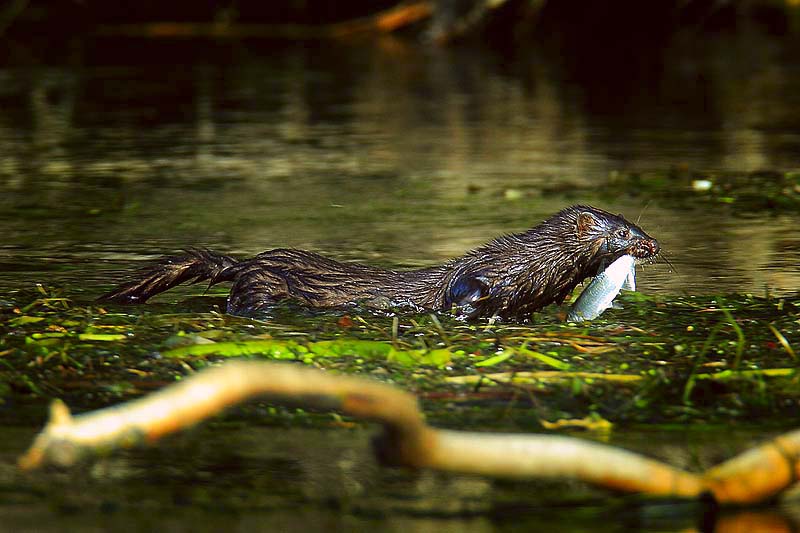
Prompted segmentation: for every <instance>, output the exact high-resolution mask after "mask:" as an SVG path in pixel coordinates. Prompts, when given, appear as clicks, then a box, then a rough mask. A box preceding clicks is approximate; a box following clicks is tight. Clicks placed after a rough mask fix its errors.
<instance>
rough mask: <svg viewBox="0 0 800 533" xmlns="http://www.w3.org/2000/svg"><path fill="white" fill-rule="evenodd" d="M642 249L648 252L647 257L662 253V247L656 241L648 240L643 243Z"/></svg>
mask: <svg viewBox="0 0 800 533" xmlns="http://www.w3.org/2000/svg"><path fill="white" fill-rule="evenodd" d="M642 247H643V248H644V249H645V250H647V257H652V256H654V255H656V254H658V252H660V251H661V245H660V244H658V241H657V240H655V239H648V240H646V241H644V242H643V243H642Z"/></svg>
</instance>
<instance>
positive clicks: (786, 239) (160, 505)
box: [0, 35, 800, 531]
mask: <svg viewBox="0 0 800 533" xmlns="http://www.w3.org/2000/svg"><path fill="white" fill-rule="evenodd" d="M753 37H754V36H748V35H740V36H737V37H732V36H718V37H716V38H714V39H707V40H704V41H703V43H702V44H703V46H702V47H698V44H699V43H698V38H692V37H691V36H689V37H676V38H675V40H674V41H673V42H671V43H670V44H669V46H668V47H666V48H664V49H663V50H659V51H657V52H656V51H647V52H643V53H642V54H643V56H644V57H643V58H640V59H643V60H641V61H638V62H635V63H631V64H627V63H624V61H622V60H619V61H616V62H614V60H613V58H603V59H604V60H610V61H612V64H611V65H608V69H609V73H610V74H609V75H607V76H597V75H596V74H597V72H599V71H601V70H602V68H603V67H602V66H599V65H598V64H593V65H591V68H590V65H589V63H590V62H588V61H587V58H585V57H583V58H576V57H572V56H571V55H569V54H562V53H561V52H559V51H558V50H555V51H554V50H552V49H547V48H542V49H532V50H527V51H525V52H524V53H522V52H517V53H516V54H508V53H507V52H503V53H500V52H487V51H485V50H475V49H468V48H467V49H453V50H440V49H436V48H432V47H429V46H426V45H421V44H416V43H414V42H410V41H404V40H399V39H393V38H386V39H384V40H381V41H378V42H375V43H351V44H331V43H306V44H304V45H296V46H273V45H269V46H268V45H257V44H254V43H234V44H218V45H205V46H199V47H198V46H197V45H194V46H195V47H194V48H190V47H189V46H187V45H186V43H149V44H148V43H140V42H137V43H134V44H133V45H131V44H130V43H122V44H119V43H117V44H115V45H114V46H112V45H110V44H108V43H105V44H104V43H99V44H97V43H92V44H91V45H89V44H87V45H85V46H84V47H83V48H81V49H80V50H79V51H78V52H76V55H77V58H78V59H75V58H73V59H71V60H70V61H68V62H59V63H56V64H53V65H36V66H6V67H5V68H2V69H0V107H1V108H2V109H3V113H2V114H0V235H2V239H0V298H5V297H7V296H9V295H13V293H15V292H16V291H20V290H28V289H30V288H32V287H33V286H34V284H36V283H42V284H45V285H48V286H58V287H64V289H65V295H67V296H69V297H71V298H73V299H75V300H76V301H78V302H79V303H80V302H88V301H90V300H91V299H93V298H94V297H96V296H97V295H99V294H101V293H102V292H104V291H105V290H107V289H108V288H109V287H110V286H111V285H112V284H113V283H115V282H117V281H119V280H120V279H121V277H122V272H123V271H128V270H130V269H132V268H136V267H138V266H141V265H142V264H144V263H145V262H146V261H149V260H151V259H153V258H155V257H157V256H160V255H161V254H163V253H169V252H174V251H176V250H179V249H181V248H184V247H187V246H207V247H209V248H215V249H219V250H221V251H224V252H228V253H232V254H240V255H242V256H246V255H252V254H255V253H258V252H260V251H262V250H264V249H268V248H272V247H279V246H292V247H299V248H306V249H313V250H316V251H321V252H324V253H327V254H330V255H332V256H334V257H337V258H339V259H344V260H358V261H365V262H370V263H374V264H379V265H384V266H393V267H415V266H422V265H430V264H434V263H437V262H440V261H443V260H445V259H447V258H449V257H452V256H454V255H458V254H460V253H462V252H464V251H465V250H467V249H469V248H471V247H473V246H476V245H478V244H480V243H482V242H485V241H486V240H487V239H490V238H492V237H494V236H496V235H499V234H502V233H505V232H511V231H517V230H522V229H525V228H527V227H530V226H532V225H534V224H536V223H538V222H539V221H540V220H542V219H543V218H545V217H547V216H548V215H550V214H552V213H553V212H555V211H557V210H558V209H560V208H561V207H563V206H566V205H569V204H573V203H591V204H597V205H599V206H600V207H604V208H607V209H610V210H612V211H615V212H621V213H624V214H625V215H626V216H627V217H628V218H630V219H637V218H639V217H640V216H641V225H642V226H643V227H644V228H645V229H646V230H647V231H648V232H649V233H651V234H652V235H653V236H655V237H657V238H658V239H659V240H660V241H661V242H662V245H663V247H664V248H665V250H666V253H667V254H668V256H669V258H670V261H671V262H672V263H673V264H674V265H675V267H676V270H677V272H673V271H671V269H670V268H668V267H667V265H665V264H663V263H659V264H656V265H650V266H646V267H644V268H643V269H642V270H640V271H639V273H638V276H637V285H638V288H639V290H641V291H643V292H646V293H649V294H660V295H663V296H664V297H669V296H671V295H678V294H718V293H726V292H736V293H743V292H754V293H757V294H763V293H764V292H765V291H769V292H771V293H773V294H785V295H789V294H795V293H796V291H797V287H798V286H800V236H798V233H797V230H796V228H797V227H798V222H800V214H798V213H793V212H779V213H777V214H776V213H772V212H739V211H737V209H735V208H731V207H730V206H726V205H722V204H720V205H716V204H709V205H707V206H705V207H703V208H697V207H691V206H690V205H688V204H687V205H675V203H663V202H659V201H654V202H651V201H650V200H648V198H647V197H646V196H642V195H637V194H636V191H630V192H631V194H629V195H625V196H621V197H618V198H609V197H608V196H601V197H598V195H597V193H595V192H587V191H586V190H585V189H581V188H577V187H576V186H580V185H590V184H594V183H602V182H604V180H606V179H607V178H608V176H609V175H610V174H611V173H615V172H616V173H628V172H635V171H647V170H666V169H669V168H673V167H675V168H684V167H685V168H693V169H695V168H696V169H716V170H718V171H721V172H739V171H754V170H759V169H777V170H788V169H793V168H797V167H798V164H797V153H798V151H797V147H798V145H800V76H798V73H799V72H800V63H798V59H797V57H796V55H793V54H792V53H791V51H792V50H793V49H795V48H793V47H792V45H791V43H784V42H781V41H779V40H775V39H756V38H753ZM124 46H136V47H139V48H137V54H136V55H135V58H134V57H126V52H125V48H124ZM141 47H144V48H141ZM131 55H133V54H131ZM143 58H144V59H143ZM545 190H550V191H552V190H560V191H563V192H560V193H545V192H544V191H545ZM686 194H687V195H688V194H691V193H690V192H689V191H686ZM163 298H165V299H166V301H169V296H165V297H163ZM39 412H43V410H40V411H39ZM37 422H38V421H37ZM5 427H6V430H7V431H6V435H7V436H8V440H5V442H4V444H2V445H3V446H5V448H3V449H2V454H3V460H2V461H1V462H0V463H1V464H2V469H3V470H2V472H0V486H2V487H3V488H4V490H2V491H0V493H1V494H2V495H0V517H2V523H4V524H9V527H11V528H12V529H15V530H25V529H37V530H49V529H48V527H49V526H48V527H46V526H45V525H44V524H43V523H42V520H40V518H41V517H46V518H45V520H50V519H53V520H59V523H58V525H57V526H53V527H52V528H50V529H54V530H55V529H64V528H68V527H69V526H70V525H71V526H74V527H78V528H92V527H94V528H96V527H97V524H98V523H105V524H106V525H107V527H109V528H111V529H119V528H127V529H147V525H148V524H149V523H150V521H155V522H157V523H158V524H159V525H160V526H164V527H166V528H167V529H168V530H169V529H174V530H186V529H191V530H196V529H214V528H215V527H216V526H220V527H222V526H221V524H223V523H224V524H225V527H230V524H232V523H233V524H235V527H237V528H241V529H247V530H250V529H260V528H264V525H263V524H265V523H270V524H278V525H280V524H284V525H285V527H287V528H291V527H292V526H295V525H297V523H298V520H299V521H300V522H301V523H303V524H304V525H313V526H314V527H320V528H322V527H334V528H342V529H352V528H357V527H362V528H363V527H378V526H379V527H385V528H390V529H391V528H395V529H406V528H408V527H413V528H415V529H433V528H436V529H441V528H460V529H464V528H469V529H474V530H476V531H484V530H485V531H489V530H495V529H498V530H514V529H521V528H522V527H526V528H533V527H537V526H538V527H542V525H543V524H544V525H545V526H546V525H547V524H551V523H552V524H557V526H555V525H554V526H553V527H561V528H566V529H569V530H573V531H583V530H596V529H597V527H604V528H605V529H604V530H608V531H619V530H630V529H639V530H643V531H644V530H662V531H677V530H686V528H688V527H694V526H696V525H697V524H699V522H698V521H697V520H695V518H694V512H695V511H696V510H695V509H693V508H692V509H689V510H688V511H687V509H686V507H685V506H675V507H671V506H669V505H666V506H663V507H658V506H655V507H653V506H647V505H645V506H643V507H637V506H635V505H634V506H630V505H629V502H622V503H619V504H618V505H619V507H615V505H617V504H609V503H608V500H607V499H606V495H605V493H602V494H601V495H599V496H597V495H589V496H586V498H587V499H586V500H582V503H579V504H577V506H576V507H571V508H569V512H568V513H556V514H551V513H553V511H552V510H550V509H548V508H547V506H546V505H545V506H539V505H535V504H532V503H531V501H532V499H531V494H534V495H536V496H537V497H539V496H540V495H541V493H540V492H539V490H540V489H538V488H537V487H538V486H533V485H526V484H522V485H519V484H503V483H494V482H490V481H486V480H474V479H461V478H456V479H450V478H445V479H442V478H440V477H437V476H433V475H429V474H422V475H420V476H417V475H415V474H409V473H397V472H392V471H390V472H381V471H376V469H375V467H374V465H372V466H371V467H370V466H369V465H370V464H371V463H369V462H368V461H369V460H368V457H369V454H368V453H367V452H366V437H365V436H364V435H361V434H358V435H353V434H352V433H344V434H342V432H341V431H332V432H330V433H328V432H326V431H324V430H313V431H311V430H288V431H281V430H276V429H275V428H269V430H268V431H267V430H265V431H260V430H254V429H249V430H247V431H244V432H243V431H239V432H238V433H237V432H233V433H231V432H229V431H226V430H225V429H224V428H223V430H220V429H219V428H216V429H214V430H209V432H208V433H204V434H203V435H204V436H205V438H206V439H207V441H206V442H207V443H208V444H207V447H203V446H204V445H203V444H202V442H203V441H202V439H199V438H197V437H198V435H197V434H193V435H191V436H190V437H186V440H181V439H183V437H179V438H178V439H179V440H178V441H177V444H175V442H173V443H172V444H167V445H166V447H163V448H159V449H158V450H157V451H149V452H141V453H137V454H134V455H133V456H132V457H131V456H127V455H126V456H124V457H123V458H122V459H119V460H118V461H117V462H114V461H112V462H111V463H105V464H104V465H103V466H101V467H100V468H101V469H102V468H104V469H105V470H101V471H97V472H95V474H94V475H93V476H94V477H92V478H91V479H89V480H84V483H86V484H88V486H82V487H78V488H79V489H81V490H83V491H84V492H81V491H75V490H73V488H74V487H72V488H70V485H69V480H62V481H63V486H62V485H61V484H56V486H55V489H54V488H53V487H52V486H51V485H50V484H51V483H52V478H49V477H48V478H45V479H44V480H37V479H35V478H34V479H33V480H31V479H28V478H25V479H22V478H20V477H19V474H16V473H14V471H13V461H14V457H15V455H16V454H17V453H19V452H20V451H21V449H22V448H23V447H24V446H25V445H26V444H27V443H28V442H29V440H30V438H31V436H32V435H33V432H34V429H33V428H32V427H27V426H26V427H24V428H12V427H10V426H8V425H6V426H5ZM309 432H310V433H309ZM320 433H322V435H320ZM254 438H260V439H262V441H261V442H262V443H265V442H268V441H270V440H274V439H277V440H278V443H277V444H275V445H274V446H273V445H267V444H264V449H262V448H261V447H259V446H255V447H254V445H253V442H252V439H254ZM617 438H619V437H617ZM669 438H670V437H669V435H668V434H666V435H658V438H657V439H656V438H653V439H652V440H653V441H655V440H659V441H661V440H663V439H669ZM239 439H245V440H247V442H245V443H244V444H241V443H240V442H239ZM248 439H249V440H248ZM337 439H339V440H341V441H342V442H339V440H337ZM332 440H334V441H335V442H333V443H332V444H331V441H332ZM622 440H623V441H624V440H625V438H624V437H623V438H622ZM751 440H752V439H750V438H749V437H748V440H747V444H750V443H751ZM187 442H188V444H187ZM192 443H194V444H192ZM198 443H201V444H198ZM232 443H235V445H234V444H232ZM298 443H303V445H302V446H300V445H298ZM240 444H241V445H240ZM639 444H640V445H641V444H642V443H641V442H640V443H639ZM681 444H682V445H684V444H686V443H683V442H682V443H681ZM323 445H324V446H323ZM328 445H331V446H333V448H334V452H331V451H330V448H329V447H328ZM744 445H745V443H741V447H739V446H737V447H736V450H726V451H730V452H731V453H732V452H733V451H738V450H740V449H741V448H742V447H744ZM231 446H233V448H231ZM194 447H197V448H202V449H197V448H194ZM634 447H636V446H634ZM188 448H192V449H190V450H188V451H187V449H188ZM353 448H355V449H356V452H350V451H348V450H352V449H353ZM644 448H647V447H646V446H644ZM659 449H660V450H661V452H663V451H664V450H665V449H667V448H659ZM221 450H222V451H225V450H227V451H226V452H225V453H224V454H222V455H220V452H221ZM350 453H356V454H358V455H357V457H356V456H351V455H348V454H350ZM681 453H683V452H681ZM186 457H193V458H194V459H192V461H190V462H189V464H187V463H186V462H185V461H186ZM331 457H335V458H336V460H335V461H331V459H330V458H331ZM670 458H671V459H673V458H674V457H672V456H671V457H670ZM684 459H685V462H687V463H689V464H690V466H693V467H696V466H697V465H695V464H692V463H691V457H689V458H684ZM365 462H366V463H365ZM679 462H682V461H679ZM156 463H157V464H159V465H160V466H159V467H158V468H152V467H151V465H153V464H156ZM363 463H365V464H367V467H365V468H367V471H366V472H363V471H361V470H359V468H361V467H356V466H353V465H358V464H363ZM287 468H288V472H289V473H296V474H297V475H296V476H289V477H287V474H286V472H287ZM215 476H219V477H215ZM281 476H284V477H281ZM120 482H123V483H125V486H122V485H121V484H120ZM59 483H61V481H60V482H59ZM65 487H67V488H69V490H67V489H66V488H65ZM241 487H244V489H243V490H241V491H240V492H237V491H238V490H239V489H240V488H241ZM276 487H277V489H276ZM70 490H71V491H72V492H73V495H72V496H66V497H63V498H64V499H63V501H61V503H58V502H57V503H56V504H55V505H53V501H52V500H53V499H54V498H55V499H56V500H58V499H59V498H62V496H60V495H61V494H64V493H67V492H69V491H70ZM276 490H277V492H276ZM574 490H575V488H574V487H571V486H570V487H569V491H570V493H572V491H574ZM74 493H77V496H76V495H74ZM84 494H85V499H82V497H81V496H83V495H84ZM548 494H553V493H548ZM555 494H557V495H559V496H562V495H563V492H556V493H555ZM579 494H583V493H579ZM223 496H224V498H223ZM228 498H229V499H228ZM601 498H602V499H601ZM698 512H699V511H698ZM775 513H777V515H776V516H777V518H775V516H773V515H771V514H769V515H768V516H767V517H766V518H765V519H764V520H765V522H764V523H770V522H769V521H770V520H773V519H774V520H786V521H788V522H787V523H791V522H792V521H791V520H790V519H789V518H786V516H784V515H783V514H781V512H779V511H775ZM565 514H567V515H569V516H564V515H565ZM231 515H235V518H232V517H231ZM298 517H300V518H298ZM509 517H513V519H509ZM746 518H747V517H746ZM170 520H173V522H170ZM303 520H305V522H303ZM565 520H567V521H568V522H569V523H567V522H565ZM131 524H134V525H131ZM598 524H601V526H598Z"/></svg>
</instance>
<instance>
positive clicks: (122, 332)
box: [0, 288, 800, 425]
mask: <svg viewBox="0 0 800 533" xmlns="http://www.w3.org/2000/svg"><path fill="white" fill-rule="evenodd" d="M620 298H621V299H622V300H623V301H624V302H625V303H626V305H625V307H626V308H625V309H623V310H613V311H609V312H607V313H606V314H604V315H603V316H602V317H601V318H600V319H597V320H595V321H593V322H592V323H591V324H589V325H581V326H580V327H577V326H575V325H571V324H565V323H562V322H560V321H559V320H558V316H557V312H558V309H557V308H554V307H551V308H547V309H545V310H544V311H543V312H541V313H537V314H536V316H535V317H534V320H533V321H531V322H530V323H526V324H512V323H498V322H494V321H491V320H483V321H477V322H472V323H470V322H466V323H465V322H462V321H458V320H455V319H453V318H451V317H449V316H447V315H410V316H405V315H399V316H391V315H373V314H369V313H364V314H351V315H342V314H341V313H338V314H337V313H331V312H314V313H308V312H305V313H303V312H299V311H298V309H296V308H276V309H275V310H274V313H273V316H272V318H271V320H269V321H259V320H253V319H244V318H239V317H232V316H229V315H224V314H220V313H217V312H199V313H188V312H187V313H174V312H163V311H164V309H163V308H162V307H159V306H154V307H153V308H152V310H148V311H146V312H141V309H131V308H119V307H115V308H104V307H98V306H95V305H89V306H86V305H76V304H74V303H72V302H70V301H69V300H68V299H65V298H63V297H62V296H61V295H60V293H59V291H57V290H54V289H43V288H42V289H40V290H39V291H37V293H36V294H31V293H28V294H23V295H20V299H19V300H20V301H19V302H13V305H10V306H8V307H7V308H6V309H5V310H4V312H3V314H2V315H0V333H2V339H1V340H0V362H2V366H0V382H2V383H4V384H5V386H4V387H0V393H2V394H3V395H4V396H6V397H7V396H8V395H9V394H14V395H16V396H19V397H25V396H28V397H30V398H31V399H36V398H41V397H52V396H60V397H65V398H66V399H67V400H68V401H70V402H77V403H78V404H79V405H91V406H98V405H103V404H105V403H107V402H109V401H110V400H111V399H113V398H128V397H133V396H136V395H139V394H141V393H142V392H143V391H147V390H150V389H152V388H154V387H159V386H161V385H163V384H166V383H169V382H172V381H175V380H176V379H181V378H182V376H183V375H185V374H186V373H187V372H191V371H193V370H195V369H200V368H203V367H205V366H207V365H209V364H212V363H214V362H216V361H221V360H224V359H227V358H231V357H239V358H241V357H244V358H250V359H262V360H291V361H297V362H298V363H302V364H309V365H314V366H317V367H320V368H325V369H330V370H332V371H337V372H345V373H358V374H369V375H373V376H375V377H378V378H380V379H383V380H387V381H391V382H393V383H396V384H398V385H400V386H403V387H405V388H408V389H410V390H412V391H414V392H416V393H417V394H419V395H420V396H421V397H422V398H423V400H424V401H425V402H426V410H427V411H429V412H430V416H431V417H434V418H436V417H441V418H442V419H443V420H447V419H449V418H451V417H452V416H454V414H456V415H457V414H458V412H459V409H458V407H457V406H458V405H464V406H466V405H476V402H477V404H478V405H481V404H483V405H485V407H486V409H485V412H484V413H481V412H477V413H476V412H471V414H470V421H471V423H483V422H486V423H487V424H490V425H491V424H497V423H498V420H497V412H496V410H495V409H494V406H495V405H496V404H495V402H496V401H497V400H498V399H504V400H505V402H506V406H505V407H504V411H503V412H504V416H505V419H504V420H505V422H504V423H511V424H513V423H514V420H516V419H519V420H526V421H527V420H530V418H531V417H533V418H534V420H542V421H550V422H554V421H557V420H559V419H562V418H566V419H573V418H582V417H585V416H588V415H596V416H599V417H601V418H603V419H607V420H609V421H611V422H613V423H615V424H624V423H634V422H635V423H642V422H647V423H654V422H669V421H696V422H708V421H714V420H729V419H730V418H731V417H738V418H742V419H750V420H752V419H753V417H754V416H757V417H761V418H760V419H761V420H765V421H766V420H768V419H769V417H773V416H780V419H781V421H782V422H784V423H789V420H787V417H790V418H791V417H794V415H793V413H794V412H796V411H797V410H796V409H794V408H793V407H794V406H796V405H797V404H798V402H800V389H798V388H797V387H796V380H797V373H796V367H797V360H796V354H795V351H796V348H797V345H798V344H797V342H798V338H800V334H799V332H800V322H798V317H800V311H798V307H797V303H796V302H797V300H794V299H773V298H769V297H765V298H758V297H754V296H728V297H725V298H700V297H682V298H676V299H673V300H671V301H664V300H661V299H656V298H652V297H649V296H646V295H643V294H639V293H626V294H623V295H622V296H621V297H620ZM132 310H133V311H136V314H133V313H131V312H130V311H132ZM169 310H170V311H174V307H172V306H171V307H170V309H169ZM631 324H636V326H633V325H631ZM645 324H646V327H644V326H643V325H645ZM454 406H456V410H455V411H452V408H453V407H454ZM789 406H791V407H792V408H791V409H788V410H787V407H789ZM527 423H528V422H526V424H527Z"/></svg>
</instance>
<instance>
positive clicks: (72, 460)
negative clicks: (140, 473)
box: [19, 361, 800, 504]
mask: <svg viewBox="0 0 800 533" xmlns="http://www.w3.org/2000/svg"><path fill="white" fill-rule="evenodd" d="M254 397H261V398H265V399H268V400H270V401H272V402H274V403H279V404H285V405H293V406H301V407H303V408H315V409H329V410H335V411H338V412H341V413H343V414H346V415H348V416H352V417H356V418H360V419H364V420H370V421H374V422H378V423H379V424H381V425H382V426H383V430H384V431H383V434H382V435H381V437H380V438H379V439H378V441H377V450H376V452H377V453H378V456H379V458H380V459H381V460H382V461H383V462H384V463H385V464H389V465H392V466H404V467H410V468H430V469H435V470H443V471H449V472H458V473H463V474H479V475H486V476H495V477H507V478H517V479H521V478H542V477H549V478H572V479H580V480H583V481H585V482H587V483H591V484H594V485H597V486H600V487H605V488H608V489H612V490H618V491H624V492H631V493H640V494H645V495H649V496H656V497H670V498H683V499H695V498H699V497H701V496H704V495H710V496H711V497H713V498H714V499H715V500H716V501H717V502H718V503H722V504H755V503H759V502H763V501H765V500H769V499H772V498H774V497H776V496H777V495H779V494H780V493H781V492H782V491H784V490H785V489H787V488H788V487H790V486H791V485H792V484H794V482H795V480H796V479H797V477H798V472H800V430H798V431H794V432H792V433H787V434H785V435H782V436H780V437H777V438H775V439H773V440H772V441H770V442H768V443H766V444H763V445H761V446H759V447H756V448H754V449H752V450H749V451H747V452H745V453H743V454H741V455H739V456H738V457H735V458H733V459H731V460H729V461H727V462H725V463H723V464H721V465H718V466H716V467H714V468H712V469H710V470H708V471H707V472H706V473H704V474H694V473H691V472H687V471H684V470H681V469H678V468H675V467H672V466H670V465H667V464H665V463H662V462H659V461H656V460H653V459H649V458H646V457H644V456H642V455H639V454H636V453H634V452H630V451H627V450H623V449H620V448H615V447H612V446H607V445H604V444H599V443H594V442H590V441H585V440H581V439H576V438H571V437H562V436H553V435H521V434H497V433H474V432H466V431H448V430H438V429H435V428H432V427H430V426H428V425H427V424H426V423H425V422H424V420H423V416H422V413H421V412H420V411H419V408H418V405H417V400H416V398H415V397H414V396H413V395H411V394H409V393H407V392H403V391H401V390H399V389H397V388H395V387H392V386H390V385H385V384H382V383H378V382H376V381H373V380H368V379H364V378H359V377H353V376H342V375H333V374H329V373H327V372H323V371H320V370H316V369H312V368H308V367H304V366H302V365H299V364H285V363H269V362H257V361H230V362H227V363H224V364H222V365H220V366H218V367H215V368H211V369H208V370H204V371H201V372H198V373H197V374H195V375H193V376H190V377H188V378H186V379H185V380H183V381H182V382H180V383H177V384H175V385H171V386H169V387H166V388H164V389H162V390H161V391H159V392H156V393H154V394H152V395H150V396H147V397H144V398H141V399H138V400H134V401H131V402H128V403H124V404H121V405H119V406H115V407H109V408H106V409H101V410H99V411H94V412H90V413H86V414H82V415H79V416H75V417H72V416H71V415H70V413H69V410H68V409H67V407H66V406H65V405H64V404H63V403H62V402H60V401H58V400H57V401H55V402H54V403H53V405H52V406H51V413H50V421H49V422H48V424H47V426H46V427H45V428H44V430H42V432H41V433H40V434H39V435H38V436H37V437H36V439H35V440H34V442H33V445H32V446H31V448H30V449H29V450H28V451H27V452H26V453H25V455H23V456H22V457H21V458H20V460H19V465H20V467H21V468H23V469H25V470H31V469H35V468H40V467H42V466H45V465H50V464H52V465H59V466H72V465H74V464H76V463H77V462H79V461H80V460H82V459H84V458H91V457H94V456H96V455H98V454H100V453H103V452H110V451H113V450H114V449H115V448H120V447H131V446H137V445H142V444H146V443H153V442H155V441H157V440H158V439H159V438H161V437H163V436H165V435H167V434H170V433H173V432H176V431H178V430H180V429H183V428H186V427H189V426H192V425H194V424H196V423H198V422H200V421H202V420H204V419H206V418H208V417H210V416H212V415H214V414H216V413H219V412H220V411H221V410H223V409H225V408H226V407H229V406H231V405H235V404H237V403H240V402H243V401H245V400H248V399H250V398H254Z"/></svg>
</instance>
